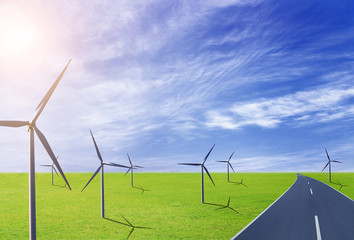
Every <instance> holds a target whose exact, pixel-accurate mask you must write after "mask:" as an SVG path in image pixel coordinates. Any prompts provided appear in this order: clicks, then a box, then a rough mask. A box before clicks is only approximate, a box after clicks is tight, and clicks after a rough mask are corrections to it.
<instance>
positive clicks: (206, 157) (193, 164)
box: [178, 144, 215, 203]
mask: <svg viewBox="0 0 354 240" xmlns="http://www.w3.org/2000/svg"><path fill="white" fill-rule="evenodd" d="M214 146H215V144H214V145H213V146H212V147H211V149H210V151H209V152H208V154H207V155H206V156H205V158H204V160H203V162H202V163H178V164H179V165H188V166H200V168H201V171H202V179H201V180H202V203H204V175H203V173H204V169H205V171H206V173H207V174H208V176H209V178H210V180H211V182H212V183H213V184H214V186H215V183H214V181H213V179H212V178H211V176H210V174H209V172H208V169H207V168H206V167H205V166H204V164H205V161H206V160H207V159H208V157H209V155H210V153H211V151H212V150H213V148H214Z"/></svg>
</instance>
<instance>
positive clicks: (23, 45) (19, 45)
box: [4, 26, 34, 52]
mask: <svg viewBox="0 0 354 240" xmlns="http://www.w3.org/2000/svg"><path fill="white" fill-rule="evenodd" d="M4 35H5V44H6V45H7V46H8V47H10V48H12V49H13V50H15V51H18V52H22V51H23V50H26V49H27V48H29V47H30V46H31V45H32V44H33V42H34V33H33V30H32V29H30V28H28V27H27V26H13V27H9V28H8V29H7V31H6V32H4Z"/></svg>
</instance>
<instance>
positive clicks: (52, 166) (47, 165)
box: [41, 156, 59, 185]
mask: <svg viewBox="0 0 354 240" xmlns="http://www.w3.org/2000/svg"><path fill="white" fill-rule="evenodd" d="M58 157H59V156H57V160H58ZM41 166H42V167H50V168H51V169H52V185H53V171H55V173H56V174H57V175H58V172H57V170H56V169H55V167H54V163H53V164H51V165H49V164H44V165H41Z"/></svg>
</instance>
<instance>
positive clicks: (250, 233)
mask: <svg viewBox="0 0 354 240" xmlns="http://www.w3.org/2000/svg"><path fill="white" fill-rule="evenodd" d="M232 239H236V240H277V239H279V240H307V239H309V240H310V239H311V240H337V239H338V240H354V201H352V200H351V199H349V198H348V197H346V196H344V195H342V194H341V193H339V192H337V191H336V190H334V189H333V188H331V187H329V186H328V185H326V184H324V183H322V182H320V181H317V180H315V179H313V178H309V177H306V176H303V175H300V174H298V176H297V180H296V181H295V183H294V184H293V185H292V186H291V187H290V188H289V189H288V191H287V192H285V193H284V194H283V195H282V196H281V197H280V198H279V199H278V200H277V201H275V202H274V203H273V204H272V205H271V206H270V207H269V208H268V209H266V210H265V211H264V212H263V213H262V214H261V215H259V216H258V217H257V218H256V219H255V220H253V222H251V223H250V224H249V225H248V226H246V227H245V228H244V229H242V230H241V231H240V232H239V233H238V234H236V235H235V236H234V237H233V238H232Z"/></svg>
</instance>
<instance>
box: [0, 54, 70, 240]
mask: <svg viewBox="0 0 354 240" xmlns="http://www.w3.org/2000/svg"><path fill="white" fill-rule="evenodd" d="M70 62H71V59H70V61H69V62H68V64H67V65H66V66H65V68H64V70H63V71H62V72H61V74H60V75H59V77H58V78H57V80H56V81H55V82H54V84H53V85H52V87H51V88H50V89H49V91H48V92H47V94H46V95H45V96H44V98H43V99H42V101H41V102H40V103H39V105H38V106H37V108H36V112H35V114H34V117H33V119H32V121H30V122H29V121H0V126H3V127H24V126H27V127H28V132H29V139H30V141H29V142H30V144H29V145H30V154H29V228H30V229H29V235H30V239H32V240H34V239H36V190H35V165H34V133H33V130H34V131H35V132H36V134H37V136H38V138H39V140H40V141H41V142H42V144H43V146H44V148H45V150H46V151H47V153H48V154H49V156H50V158H51V159H52V161H53V163H54V164H55V166H56V168H57V169H58V171H59V172H60V174H61V176H62V177H63V179H64V181H65V182H66V184H67V185H68V187H69V189H70V190H71V187H70V185H69V182H68V181H67V179H66V177H65V175H64V172H63V170H62V169H61V167H60V165H59V163H58V161H57V159H56V157H55V155H54V153H53V151H52V148H51V147H50V145H49V143H48V141H47V139H46V138H45V136H44V135H43V133H42V132H41V131H40V130H39V129H38V128H37V126H36V121H37V119H38V117H39V115H40V114H41V113H42V111H43V109H44V107H45V106H46V104H47V102H48V100H49V98H50V97H51V96H52V94H53V92H54V90H55V88H56V86H57V85H58V83H59V81H60V79H61V78H62V77H63V75H64V73H65V71H66V69H67V67H68V66H69V64H70Z"/></svg>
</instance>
